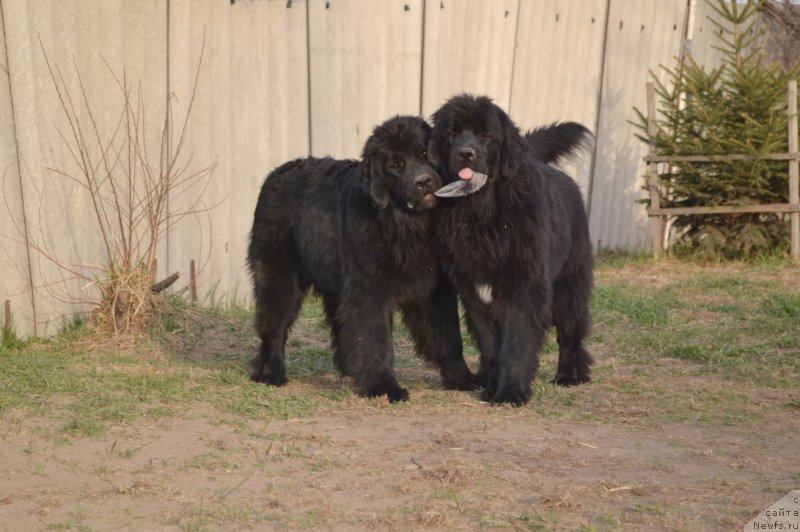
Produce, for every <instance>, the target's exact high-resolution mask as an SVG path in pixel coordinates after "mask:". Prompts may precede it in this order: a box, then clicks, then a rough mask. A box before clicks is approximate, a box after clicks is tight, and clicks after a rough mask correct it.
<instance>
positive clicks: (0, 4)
mask: <svg viewBox="0 0 800 532" xmlns="http://www.w3.org/2000/svg"><path fill="white" fill-rule="evenodd" d="M0 21H1V22H2V24H3V54H4V55H5V58H6V66H7V68H8V76H7V77H8V98H9V100H10V101H11V138H12V139H13V140H14V153H15V154H16V157H17V161H16V162H17V185H18V186H19V203H20V209H21V211H22V223H21V226H22V236H23V238H24V239H25V262H26V264H27V266H28V294H29V300H30V304H31V312H32V317H33V332H34V334H37V333H38V331H37V330H36V328H37V322H38V320H37V319H36V298H35V297H34V295H33V263H32V262H31V250H30V238H29V236H28V214H27V212H26V209H25V191H24V190H23V188H22V164H21V162H20V158H19V141H18V140H17V116H16V112H15V109H16V108H15V106H14V90H13V87H12V84H11V62H10V61H9V58H8V43H7V39H8V30H7V27H8V26H7V24H6V17H5V15H3V2H2V1H0Z"/></svg>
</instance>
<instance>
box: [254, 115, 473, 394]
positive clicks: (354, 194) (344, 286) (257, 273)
mask: <svg viewBox="0 0 800 532" xmlns="http://www.w3.org/2000/svg"><path fill="white" fill-rule="evenodd" d="M430 133H431V128H430V126H429V125H428V124H427V123H426V122H425V121H424V120H422V119H420V118H417V117H410V116H398V117H395V118H392V119H390V120H388V121H386V122H385V123H383V124H381V125H379V126H378V127H376V128H375V130H374V131H373V132H372V135H371V137H370V138H369V139H368V140H367V142H366V145H365V147H364V150H363V153H362V157H361V161H360V162H359V161H349V160H348V161H342V160H334V159H330V158H307V159H298V160H295V161H291V162H288V163H286V164H284V165H283V166H281V167H279V168H277V169H276V170H274V171H273V172H272V173H270V174H269V176H267V179H266V181H265V182H264V184H263V186H262V188H261V193H260V195H259V197H258V204H257V206H256V210H255V216H254V220H253V229H252V233H251V236H250V247H249V251H248V258H247V260H248V265H249V267H250V271H251V273H252V276H253V282H254V287H255V290H254V291H255V300H256V329H257V331H258V334H259V336H260V337H261V349H260V352H259V354H258V356H257V357H256V358H255V359H254V360H253V362H252V365H253V367H254V371H253V374H252V377H251V378H252V379H253V380H255V381H259V382H265V383H268V384H273V385H278V386H280V385H282V384H285V383H286V366H285V361H284V349H285V343H286V337H287V334H288V331H289V329H290V327H291V326H292V323H293V322H294V320H295V318H296V317H297V313H298V312H299V310H300V306H301V303H302V301H303V298H304V296H305V294H306V293H307V292H308V290H309V288H311V287H313V288H314V289H315V290H316V291H317V292H318V293H319V294H320V295H321V297H322V301H323V305H324V308H325V313H326V317H327V320H328V322H329V324H330V325H331V340H332V347H333V350H334V358H335V361H336V365H337V367H338V368H339V370H340V371H341V372H342V373H344V374H346V375H350V376H352V377H353V378H354V380H355V383H356V386H357V389H358V393H359V394H361V395H364V396H368V397H373V396H380V395H386V396H388V398H389V400H390V401H393V402H394V401H404V400H406V399H408V391H407V390H406V389H404V388H402V387H401V386H400V385H399V384H398V382H397V378H396V377H395V373H394V369H393V360H394V354H393V346H392V314H393V312H394V311H395V310H397V309H400V310H402V313H403V318H404V320H405V323H406V325H407V327H408V329H409V331H410V333H411V336H412V338H413V340H414V343H415V347H416V350H417V354H418V355H420V356H421V357H422V358H424V359H426V360H428V361H429V362H431V363H433V364H434V365H435V366H437V367H438V369H439V371H440V373H441V375H442V379H443V384H444V387H446V388H451V389H466V390H471V389H475V388H476V387H477V381H476V378H475V376H474V375H473V374H472V373H471V372H470V371H469V369H468V367H467V365H466V363H465V362H464V357H463V353H462V344H461V335H460V332H459V322H458V306H457V299H456V295H455V292H454V291H453V288H452V285H451V284H450V283H449V282H448V281H447V279H446V277H445V276H444V275H443V273H442V272H441V270H440V268H439V266H438V262H437V258H436V254H435V253H434V249H433V240H432V234H431V230H432V224H431V218H430V214H429V212H428V211H429V210H430V209H431V208H432V207H434V206H435V205H436V203H437V198H436V197H435V196H434V195H433V194H432V193H433V192H434V191H435V190H436V189H438V188H439V187H440V186H441V178H440V177H439V175H438V174H437V172H436V171H435V170H434V168H433V167H432V166H431V165H430V163H429V162H428V160H427V158H426V155H427V154H426V149H427V144H428V141H429V138H430Z"/></svg>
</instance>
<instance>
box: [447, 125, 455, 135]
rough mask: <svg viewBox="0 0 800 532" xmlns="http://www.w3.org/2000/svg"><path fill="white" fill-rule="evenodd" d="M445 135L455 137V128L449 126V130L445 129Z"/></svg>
mask: <svg viewBox="0 0 800 532" xmlns="http://www.w3.org/2000/svg"><path fill="white" fill-rule="evenodd" d="M447 136H448V137H450V138H453V137H455V136H456V130H455V129H453V128H452V127H451V128H450V129H449V130H447Z"/></svg>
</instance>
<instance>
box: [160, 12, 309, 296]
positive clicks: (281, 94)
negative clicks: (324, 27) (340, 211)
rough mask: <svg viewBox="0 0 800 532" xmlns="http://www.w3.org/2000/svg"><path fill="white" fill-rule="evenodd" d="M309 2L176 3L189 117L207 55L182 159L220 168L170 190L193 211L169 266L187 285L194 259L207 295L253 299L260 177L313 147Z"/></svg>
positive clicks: (173, 238) (182, 209) (175, 98)
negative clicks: (251, 247)
mask: <svg viewBox="0 0 800 532" xmlns="http://www.w3.org/2000/svg"><path fill="white" fill-rule="evenodd" d="M305 7H306V6H305V4H304V3H302V2H292V3H291V7H287V3H286V2H235V3H231V2H220V1H218V0H206V1H195V0H175V1H172V2H171V3H170V15H169V24H170V28H169V48H170V65H169V86H170V95H171V98H172V102H173V104H174V111H175V116H176V117H182V116H185V113H186V109H187V106H188V103H189V100H190V97H191V94H192V88H193V84H194V76H195V71H196V69H197V66H198V63H199V60H200V53H201V51H203V52H204V58H203V61H202V65H201V72H200V78H199V82H198V85H197V88H196V97H195V101H194V107H193V109H192V114H191V116H190V122H189V126H188V137H187V143H186V148H185V149H186V154H185V155H187V156H188V155H191V160H190V161H188V160H186V159H184V161H185V162H188V163H189V168H188V171H189V172H200V171H202V170H204V169H207V168H210V167H212V166H213V173H212V175H211V177H210V179H208V180H205V179H200V180H199V181H197V182H196V183H195V185H194V186H192V187H189V188H188V189H183V190H178V191H176V193H175V194H173V195H172V196H171V197H170V209H171V213H172V214H173V215H177V214H179V213H186V212H191V214H190V215H188V216H185V217H183V218H181V219H176V220H174V222H175V223H174V224H173V227H172V230H171V231H170V235H169V272H172V271H179V272H180V273H181V279H182V280H181V283H183V284H184V285H185V284H186V283H187V282H188V281H189V278H190V261H191V260H195V261H196V266H197V273H198V277H197V289H198V295H199V297H200V298H201V300H202V299H204V300H206V301H209V300H210V298H212V297H213V298H216V301H220V300H223V298H224V299H225V300H227V301H228V302H232V301H238V302H242V301H243V299H244V298H246V297H247V296H248V294H249V291H250V280H249V277H248V276H247V273H246V268H245V256H246V247H247V240H248V233H249V230H250V227H251V225H252V213H253V210H254V208H255V203H256V199H257V196H258V191H259V188H260V186H261V183H262V181H263V179H264V176H265V175H266V173H267V172H268V171H269V170H270V169H271V168H272V167H274V166H276V165H278V164H280V163H281V162H283V161H285V160H287V159H291V158H295V157H298V156H303V155H307V154H308V152H309V145H308V138H309V135H308V111H307V107H308V92H307V87H308V79H307V73H308V68H307V64H306V58H307V54H306V42H307V36H306V30H305V24H306V9H305ZM204 35H205V45H203V36H204ZM177 127H178V124H176V128H177ZM178 135H179V132H178V131H175V132H174V137H175V139H176V141H177V137H178ZM165 273H167V272H165Z"/></svg>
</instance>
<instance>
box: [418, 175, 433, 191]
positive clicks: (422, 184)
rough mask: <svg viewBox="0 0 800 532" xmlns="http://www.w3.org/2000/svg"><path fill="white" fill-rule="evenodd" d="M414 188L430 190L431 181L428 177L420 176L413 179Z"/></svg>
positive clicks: (431, 186)
mask: <svg viewBox="0 0 800 532" xmlns="http://www.w3.org/2000/svg"><path fill="white" fill-rule="evenodd" d="M414 186H416V187H417V188H419V189H432V188H433V179H432V178H431V176H429V175H421V176H419V177H417V178H416V179H414Z"/></svg>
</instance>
